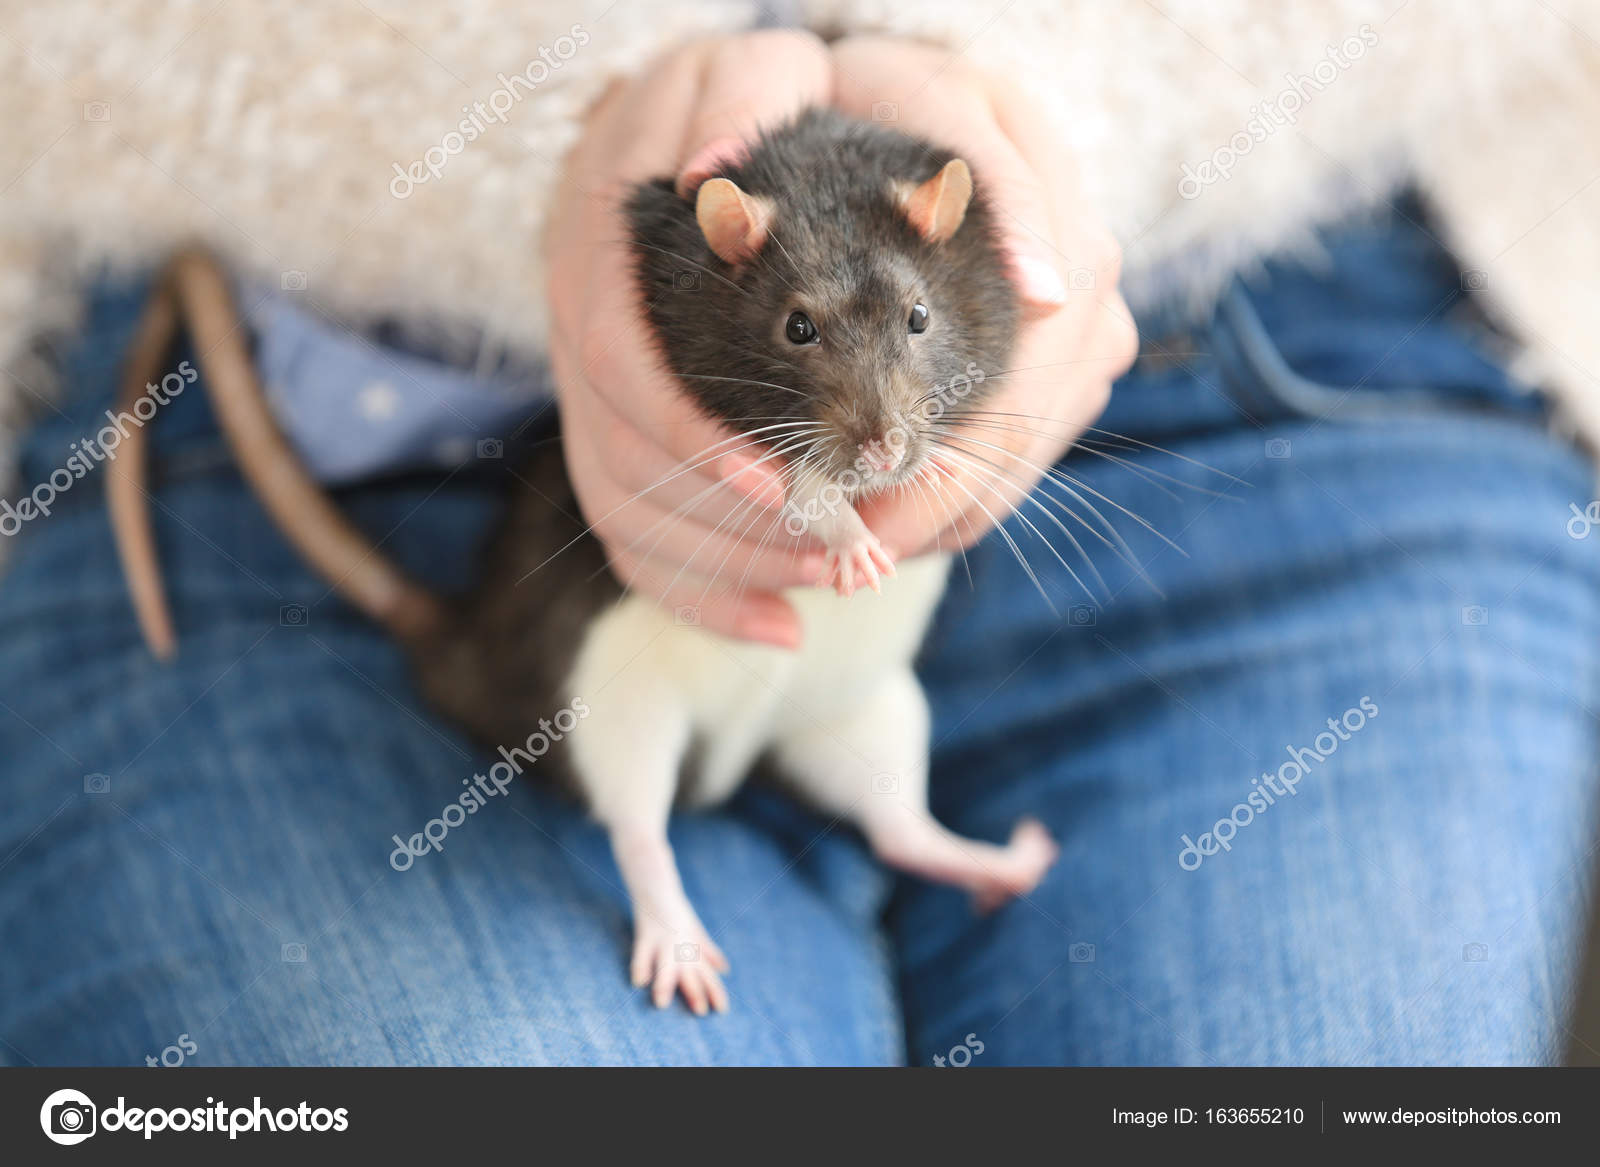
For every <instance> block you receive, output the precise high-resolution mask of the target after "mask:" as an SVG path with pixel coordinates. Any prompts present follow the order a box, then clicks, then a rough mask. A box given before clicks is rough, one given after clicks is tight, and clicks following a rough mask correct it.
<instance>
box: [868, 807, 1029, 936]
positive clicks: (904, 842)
mask: <svg viewBox="0 0 1600 1167" xmlns="http://www.w3.org/2000/svg"><path fill="white" fill-rule="evenodd" d="M866 829H867V833H868V836H869V838H871V840H872V843H873V849H874V850H875V851H876V852H877V854H878V856H879V858H881V859H882V860H883V861H884V862H885V863H887V864H889V866H891V867H896V868H899V869H900V870H902V871H907V872H910V873H911V874H912V875H919V876H921V877H922V878H923V879H929V880H932V881H934V882H935V883H948V884H952V885H954V886H956V887H964V888H966V889H967V890H968V891H969V892H971V893H972V902H973V906H974V907H975V908H976V909H977V910H978V911H980V912H991V911H993V910H994V909H995V908H998V907H1000V906H1001V905H1002V904H1004V903H1005V902H1006V901H1008V900H1011V899H1014V898H1015V897H1017V896H1021V895H1027V894H1028V893H1029V892H1031V891H1032V890H1033V889H1034V888H1035V887H1037V886H1038V885H1039V881H1040V880H1041V879H1043V878H1044V873H1045V872H1046V871H1049V870H1050V867H1051V865H1052V864H1054V863H1055V861H1056V856H1057V855H1059V854H1060V848H1059V847H1057V846H1056V842H1055V840H1054V839H1052V838H1051V837H1050V832H1049V831H1047V830H1046V829H1045V827H1044V824H1043V823H1041V822H1039V820H1037V819H1031V818H1025V819H1021V820H1019V821H1018V823H1017V825H1016V827H1015V828H1013V829H1012V832H1011V839H1010V841H1009V842H1008V843H1006V844H1005V846H1003V847H999V846H996V845H995V844H993V843H984V842H980V841H978V840H977V839H965V838H962V837H961V836H960V835H957V834H955V833H953V832H951V831H949V830H946V829H945V828H944V827H943V826H941V825H940V824H939V823H938V822H937V821H935V820H934V819H933V818H932V817H931V816H928V815H926V814H915V813H914V814H909V815H907V814H902V816H901V817H899V818H898V819H887V820H885V821H882V822H879V823H877V824H868V825H867V828H866Z"/></svg>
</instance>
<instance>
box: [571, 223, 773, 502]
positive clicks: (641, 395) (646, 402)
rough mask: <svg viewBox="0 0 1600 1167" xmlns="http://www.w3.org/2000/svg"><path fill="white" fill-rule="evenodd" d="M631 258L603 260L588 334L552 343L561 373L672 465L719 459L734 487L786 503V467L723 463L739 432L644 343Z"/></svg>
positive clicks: (716, 467)
mask: <svg viewBox="0 0 1600 1167" xmlns="http://www.w3.org/2000/svg"><path fill="white" fill-rule="evenodd" d="M624 255H625V252H624V249H623V248H621V247H617V248H614V249H612V250H611V252H610V253H602V254H601V255H600V256H599V257H598V270H596V271H594V272H592V273H591V274H590V275H589V277H588V279H589V284H588V287H589V292H590V295H589V296H588V298H587V306H586V307H585V309H584V317H585V320H586V321H587V322H588V323H587V324H586V325H584V331H583V333H582V334H581V335H580V336H579V338H578V342H577V344H576V345H575V346H574V345H572V344H570V343H558V344H556V345H554V346H553V351H552V358H553V361H554V362H555V363H556V365H557V369H556V371H557V376H558V377H560V378H562V380H563V383H564V384H566V385H569V386H571V385H574V384H576V383H577V382H578V381H579V380H580V379H581V381H582V383H583V384H584V385H585V386H587V387H588V388H590V389H592V390H593V392H594V394H596V395H597V396H598V397H600V398H601V399H603V400H604V402H605V403H606V405H607V406H608V407H609V410H610V412H611V415H612V417H613V418H617V419H625V420H626V423H627V424H626V426H625V427H624V428H629V429H632V430H634V431H636V432H637V433H638V434H640V435H642V436H643V437H645V438H646V439H648V440H649V441H650V442H651V443H653V444H654V445H656V446H657V447H659V448H660V449H661V450H663V451H665V452H666V454H667V455H668V456H669V458H670V459H671V461H672V462H674V463H676V464H680V465H688V464H690V463H695V462H700V461H702V460H704V459H705V458H706V457H707V456H708V455H710V454H717V455H719V457H718V459H717V460H716V461H714V462H713V463H711V464H710V465H709V466H708V467H707V470H706V472H707V474H708V475H710V476H712V477H717V478H721V479H723V480H724V481H727V482H728V483H729V484H730V485H731V486H732V487H733V488H734V490H736V491H738V492H739V493H741V494H744V495H746V496H748V497H752V498H756V499H757V500H759V501H761V502H762V503H763V505H766V506H774V507H775V506H781V505H782V503H783V499H784V491H783V482H782V477H781V474H780V470H781V467H780V466H779V465H777V464H776V463H773V462H766V463H763V464H761V465H756V464H755V463H756V462H757V460H758V459H759V457H760V455H759V454H757V455H753V456H752V455H750V454H745V456H744V457H741V458H733V459H731V460H728V461H722V460H721V457H720V454H721V453H727V454H734V453H739V452H740V451H738V450H736V449H735V447H737V446H740V445H742V444H743V442H742V440H741V439H740V438H739V434H738V432H737V431H735V430H734V429H732V428H730V427H728V426H726V425H723V424H721V423H719V422H715V421H712V420H711V419H710V418H708V417H707V416H706V415H705V413H704V412H703V411H702V410H701V409H700V408H699V407H698V406H697V405H695V404H694V403H693V402H692V400H691V399H690V396H689V394H688V393H687V392H686V391H685V389H684V388H683V386H682V385H681V384H680V383H679V382H678V380H677V379H676V378H674V377H673V376H672V375H671V374H670V373H669V372H667V371H666V369H664V368H663V367H662V366H661V364H660V358H659V357H658V356H657V355H656V354H655V352H654V350H653V349H652V347H651V346H650V345H649V344H648V343H647V341H646V339H645V338H646V337H647V336H648V335H649V331H648V330H649V328H650V325H649V323H648V321H647V320H646V319H645V318H644V317H643V315H642V314H641V310H640V309H641V305H640V304H639V296H638V285H637V281H636V280H635V279H634V275H633V272H632V271H631V270H629V268H628V266H627V264H626V263H625V262H624ZM657 294H658V295H677V294H689V293H678V292H674V291H666V292H660V293H657ZM602 322H604V323H602ZM774 432H775V431H774ZM619 457H620V456H619ZM618 464H619V465H625V464H627V463H626V462H622V461H619V462H618ZM641 485H643V484H641Z"/></svg>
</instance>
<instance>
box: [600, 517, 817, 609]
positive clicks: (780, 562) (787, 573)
mask: <svg viewBox="0 0 1600 1167" xmlns="http://www.w3.org/2000/svg"><path fill="white" fill-rule="evenodd" d="M665 518H666V521H665V522H662V523H660V524H658V525H657V528H656V531H655V532H653V533H652V532H650V531H646V532H644V533H642V534H641V535H640V536H639V537H636V538H634V539H630V540H628V541H627V542H626V543H623V542H622V540H616V542H617V543H619V544H621V546H619V547H618V548H617V550H618V552H619V553H620V554H626V555H628V556H630V557H631V558H633V559H634V560H636V561H641V562H642V561H647V560H648V561H651V562H654V563H659V564H663V565H666V564H670V565H672V567H673V570H681V571H683V572H684V573H685V577H686V578H689V577H697V578H700V579H703V580H704V581H705V583H706V587H707V588H708V589H709V588H720V589H722V590H726V589H728V588H733V589H736V590H737V589H742V588H751V589H755V590H757V591H781V590H783V589H784V588H793V587H805V586H807V585H810V584H812V583H814V582H815V581H816V579H817V576H818V575H819V574H820V573H821V571H822V558H823V551H822V550H821V548H820V547H817V546H816V545H815V544H814V542H812V541H810V540H806V541H803V542H802V541H800V540H796V539H794V538H792V537H791V536H789V535H788V533H787V532H785V531H784V530H783V524H782V521H781V520H777V519H772V520H768V522H767V523H766V525H765V530H764V531H763V530H761V529H756V530H752V531H751V532H750V534H748V535H746V536H743V537H741V536H739V535H736V534H731V533H729V532H727V531H726V530H723V529H722V528H721V527H707V526H706V525H704V524H703V523H697V522H694V521H692V520H683V521H678V520H676V519H675V518H673V517H672V516H665Z"/></svg>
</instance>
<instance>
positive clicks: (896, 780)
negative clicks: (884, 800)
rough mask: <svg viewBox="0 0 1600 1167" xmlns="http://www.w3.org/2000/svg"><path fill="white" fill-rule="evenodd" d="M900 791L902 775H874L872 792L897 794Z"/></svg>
mask: <svg viewBox="0 0 1600 1167" xmlns="http://www.w3.org/2000/svg"><path fill="white" fill-rule="evenodd" d="M899 791H900V775H898V774H874V775H873V776H872V793H874V794H897V793H899Z"/></svg>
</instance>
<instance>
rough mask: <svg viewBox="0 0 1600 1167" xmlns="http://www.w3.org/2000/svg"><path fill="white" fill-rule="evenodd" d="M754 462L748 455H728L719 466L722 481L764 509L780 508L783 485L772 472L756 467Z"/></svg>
mask: <svg viewBox="0 0 1600 1167" xmlns="http://www.w3.org/2000/svg"><path fill="white" fill-rule="evenodd" d="M756 461H757V460H756V459H755V458H753V457H751V456H749V455H748V454H729V455H728V456H727V457H726V458H724V459H722V463H721V466H720V470H721V473H722V481H724V482H726V483H727V484H728V485H729V486H731V487H733V488H734V489H735V490H737V491H738V492H739V493H740V494H742V495H744V496H745V497H746V498H748V499H750V500H752V501H754V502H758V503H760V504H761V505H762V506H764V507H780V506H782V505H783V483H782V482H780V481H779V479H778V475H777V474H776V473H775V472H774V471H771V470H768V469H767V468H766V467H764V466H757V465H756Z"/></svg>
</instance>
